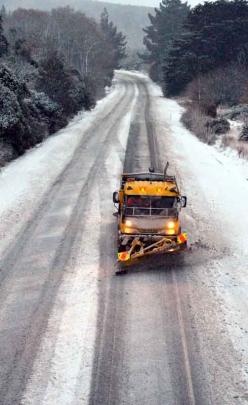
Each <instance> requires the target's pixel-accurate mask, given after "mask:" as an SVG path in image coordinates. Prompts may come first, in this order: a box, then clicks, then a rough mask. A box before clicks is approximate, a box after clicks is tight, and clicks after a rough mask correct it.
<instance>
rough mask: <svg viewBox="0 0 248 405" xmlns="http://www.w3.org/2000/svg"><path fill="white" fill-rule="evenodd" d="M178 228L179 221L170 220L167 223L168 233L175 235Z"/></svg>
mask: <svg viewBox="0 0 248 405" xmlns="http://www.w3.org/2000/svg"><path fill="white" fill-rule="evenodd" d="M176 230H177V222H175V221H168V222H167V223H166V225H165V232H166V235H175V234H176Z"/></svg>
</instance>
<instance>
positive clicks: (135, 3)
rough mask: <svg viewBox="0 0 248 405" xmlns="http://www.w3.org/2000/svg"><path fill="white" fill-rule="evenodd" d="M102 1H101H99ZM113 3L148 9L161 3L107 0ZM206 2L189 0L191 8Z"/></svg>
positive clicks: (138, 0)
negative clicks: (146, 7)
mask: <svg viewBox="0 0 248 405" xmlns="http://www.w3.org/2000/svg"><path fill="white" fill-rule="evenodd" d="M98 1H101V0H98ZM105 1H109V2H111V3H122V4H134V5H135V6H148V7H158V6H159V3H160V1H158V0H105ZM203 1H204V0H202V1H198V0H188V4H189V5H191V6H196V5H197V4H199V3H203Z"/></svg>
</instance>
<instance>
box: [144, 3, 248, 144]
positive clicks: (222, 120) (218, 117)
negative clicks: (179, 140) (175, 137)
mask: <svg viewBox="0 0 248 405" xmlns="http://www.w3.org/2000/svg"><path fill="white" fill-rule="evenodd" d="M150 21H151V25H150V26H149V27H147V28H146V29H145V30H144V31H145V37H144V43H145V45H146V49H147V51H146V53H145V55H143V56H142V57H143V60H145V61H146V62H147V63H148V65H149V69H150V76H151V77H152V79H153V80H155V81H156V82H158V83H159V84H160V85H161V87H162V89H163V93H164V95H165V96H166V97H179V98H180V99H181V100H183V101H184V106H185V107H186V111H185V113H184V115H183V117H182V121H183V123H184V125H185V126H186V127H187V128H189V129H190V130H192V131H193V132H194V133H195V134H196V135H197V136H198V137H199V138H200V139H201V140H202V141H204V142H207V143H210V144H211V143H214V142H215V141H216V140H217V139H218V138H219V137H220V135H222V136H221V139H222V141H223V144H232V145H234V143H235V145H236V146H237V145H238V147H239V148H243V150H244V149H245V150H247V147H246V142H247V141H248V136H246V134H247V132H248V130H247V128H248V125H247V122H248V113H247V103H248V30H247V26H248V2H247V1H246V0H232V1H226V0H218V1H216V2H205V3H204V4H199V5H197V6H196V7H194V8H191V9H190V8H189V7H188V5H187V3H184V2H182V1H181V0H162V2H161V4H160V8H159V9H157V10H156V11H155V16H150ZM237 106H239V111H241V112H240V114H236V116H235V118H234V120H240V119H242V121H243V122H244V125H243V127H242V129H241V132H240V133H239V134H235V135H231V137H232V139H233V137H234V138H235V137H236V139H235V142H233V141H232V142H229V141H230V134H229V132H230V128H231V127H232V122H231V121H232V119H231V118H230V117H231V115H232V114H231V112H230V111H229V110H230V108H231V109H232V108H234V107H237ZM227 110H228V111H229V114H227ZM237 127H238V126H237ZM231 129H232V128H231ZM223 134H228V135H227V136H223ZM244 145H245V147H244ZM236 146H235V147H236Z"/></svg>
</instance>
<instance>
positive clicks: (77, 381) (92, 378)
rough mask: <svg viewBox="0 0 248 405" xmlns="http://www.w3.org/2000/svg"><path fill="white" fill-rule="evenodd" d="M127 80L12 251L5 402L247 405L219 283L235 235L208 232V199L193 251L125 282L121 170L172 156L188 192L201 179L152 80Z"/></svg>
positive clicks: (0, 373)
mask: <svg viewBox="0 0 248 405" xmlns="http://www.w3.org/2000/svg"><path fill="white" fill-rule="evenodd" d="M115 86H116V87H117V88H118V91H117V92H116V94H115V96H114V97H112V98H110V101H109V102H108V103H106V105H105V108H104V110H103V111H101V112H100V113H99V114H97V115H96V117H95V119H94V121H93V122H92V123H91V125H90V126H89V128H88V129H87V130H86V131H85V134H84V136H83V138H82V141H81V142H80V143H79V145H78V146H77V148H76V150H75V152H74V154H73V156H72V158H71V160H70V161H69V163H68V164H67V165H66V166H65V167H64V169H63V171H62V172H61V173H60V174H59V175H58V176H57V178H56V180H55V181H54V182H53V184H52V185H51V187H50V188H49V189H47V191H46V193H45V194H44V195H43V196H42V199H41V201H40V202H39V205H38V206H37V207H36V208H35V210H34V212H33V213H32V215H31V217H30V218H29V220H28V221H27V222H26V223H25V224H24V225H23V226H22V227H21V229H20V230H19V232H18V235H16V237H15V238H14V240H12V241H11V243H9V244H8V246H7V248H6V249H4V252H3V253H2V257H1V261H0V268H1V272H0V364H1V367H0V404H1V405H17V404H18V405H19V404H22V405H24V404H25V405H26V404H34V405H36V404H37V405H40V404H51V405H52V404H59V403H60V404H61V405H64V404H74V405H76V404H90V405H121V404H123V405H124V404H125V405H136V404H137V405H155V404H156V405H157V404H158V405H174V404H175V405H196V404H197V405H198V404H199V405H207V404H214V405H224V404H228V405H229V404H230V405H233V404H245V403H247V396H246V392H247V391H246V381H245V377H244V375H243V374H242V370H241V367H240V361H241V360H240V358H239V353H238V352H237V351H236V350H235V348H234V347H233V343H232V341H231V339H230V336H229V333H228V331H227V327H226V323H225V319H224V316H223V315H222V313H221V300H220V298H219V296H218V295H217V294H216V292H215V286H214V281H213V279H212V278H211V277H212V272H213V267H214V265H215V263H216V261H218V260H219V259H220V258H221V257H222V256H223V254H224V250H225V246H226V243H225V240H222V239H221V240H219V238H218V240H217V238H216V241H215V240H213V237H214V236H213V235H212V234H211V229H209V228H204V226H206V224H207V218H208V217H209V215H211V213H210V208H209V205H208V202H207V201H206V199H205V198H204V196H203V195H202V196H201V195H200V196H198V197H199V198H200V199H202V209H203V210H204V212H205V217H204V218H205V220H204V221H205V222H204V221H202V218H200V217H199V223H200V225H199V224H198V218H197V215H198V214H199V213H194V212H192V210H193V208H192V206H190V205H189V208H188V211H187V212H186V214H185V216H184V219H183V220H184V222H183V224H184V228H185V229H187V230H189V232H190V236H191V240H192V249H191V251H190V252H189V253H188V254H186V253H185V254H182V255H180V256H176V257H174V256H172V257H168V258H165V257H155V258H149V260H145V261H144V262H142V263H141V264H139V265H136V266H134V267H133V268H132V270H131V271H129V273H128V274H127V275H126V276H124V277H116V276H115V270H116V246H115V234H116V224H115V218H114V217H113V216H112V212H113V207H112V201H111V199H112V192H113V191H114V187H116V185H117V179H118V176H119V173H120V171H121V169H122V167H124V168H125V170H127V171H128V170H146V169H147V168H148V167H149V166H151V165H152V166H154V167H155V168H156V169H157V170H160V169H162V167H163V165H164V164H165V162H166V160H167V159H168V160H170V161H171V162H172V169H171V170H175V171H176V173H178V176H179V182H180V185H181V187H182V189H184V186H185V187H186V185H187V181H188V178H191V180H192V176H193V173H192V172H191V171H190V168H189V169H188V172H187V173H180V168H179V167H178V165H177V162H178V158H177V155H176V153H175V151H173V148H172V146H171V145H170V144H169V141H168V140H167V139H166V137H164V134H166V131H164V132H163V137H162V134H161V132H160V127H159V125H160V124H159V123H158V122H157V118H156V114H155V112H154V106H153V96H152V95H151V94H150V90H149V86H148V82H147V80H146V79H145V78H143V77H142V76H141V75H134V74H128V73H124V72H120V73H117V76H116V83H115ZM128 120H131V121H130V122H129V123H128ZM125 131H126V133H125ZM167 131H169V125H168V129H167ZM193 194H194V193H192V196H189V198H193ZM192 218H194V220H192ZM201 233H202V234H204V237H202V238H200V239H199V235H200V234H201ZM208 277H209V279H208Z"/></svg>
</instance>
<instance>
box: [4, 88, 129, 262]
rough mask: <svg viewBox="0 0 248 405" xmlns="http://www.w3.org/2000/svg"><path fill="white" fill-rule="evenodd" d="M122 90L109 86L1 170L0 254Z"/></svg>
mask: <svg viewBox="0 0 248 405" xmlns="http://www.w3.org/2000/svg"><path fill="white" fill-rule="evenodd" d="M122 90H123V89H122V86H121V85H117V86H113V87H112V89H111V91H110V92H109V94H108V95H107V96H106V97H105V98H103V99H102V100H100V101H98V103H97V106H96V108H95V109H94V110H93V111H91V112H82V113H79V114H78V115H77V116H76V117H75V118H74V119H73V120H72V121H71V122H70V123H69V125H68V126H67V127H66V128H64V129H62V130H60V131H59V132H57V133H56V134H54V135H52V136H50V137H49V138H48V139H47V140H46V141H44V142H43V143H42V144H40V145H38V146H37V147H35V148H33V149H31V150H30V151H28V152H26V153H25V155H23V156H22V157H20V158H18V159H17V160H15V161H13V162H11V163H10V164H8V165H7V166H5V167H4V168H3V169H2V170H1V172H0V195H1V199H0V240H1V244H0V255H1V254H2V253H3V251H4V250H5V249H6V247H7V246H8V244H9V243H10V241H11V240H12V239H13V238H14V237H15V235H16V234H17V233H18V231H19V230H20V229H21V227H22V226H23V225H24V224H25V223H26V222H27V221H28V219H29V218H30V217H31V216H32V214H33V213H34V211H35V209H36V208H37V206H38V204H39V203H40V200H41V199H42V196H43V195H44V194H45V193H46V192H47V190H48V189H49V187H50V186H51V185H52V184H53V183H54V182H55V181H56V178H57V177H58V176H59V174H60V173H61V172H62V171H63V169H64V168H65V166H66V165H67V164H68V162H69V161H70V160H71V158H72V156H73V153H74V151H75V150H76V148H77V146H78V145H79V143H80V142H81V141H82V139H83V138H84V135H85V133H86V131H87V130H88V129H89V128H90V126H91V125H92V124H93V123H94V121H95V119H96V117H97V116H98V115H100V114H102V113H103V112H104V110H105V109H106V107H107V105H111V104H113V103H114V102H115V100H117V99H119V96H120V93H122Z"/></svg>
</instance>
